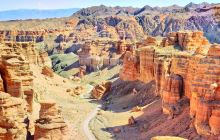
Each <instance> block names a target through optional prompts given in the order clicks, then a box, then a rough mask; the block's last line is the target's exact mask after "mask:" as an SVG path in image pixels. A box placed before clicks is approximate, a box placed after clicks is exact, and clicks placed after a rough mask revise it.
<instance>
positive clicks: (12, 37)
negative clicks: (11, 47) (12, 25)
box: [0, 30, 46, 42]
mask: <svg viewBox="0 0 220 140" xmlns="http://www.w3.org/2000/svg"><path fill="white" fill-rule="evenodd" d="M45 34H46V32H45V31H6V30H2V31H0V36H1V38H2V40H4V41H13V42H42V41H44V36H45Z"/></svg>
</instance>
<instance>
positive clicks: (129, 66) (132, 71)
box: [120, 51, 139, 81]
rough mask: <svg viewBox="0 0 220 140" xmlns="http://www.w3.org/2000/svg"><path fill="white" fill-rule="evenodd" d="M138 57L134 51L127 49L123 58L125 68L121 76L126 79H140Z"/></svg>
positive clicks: (121, 71)
mask: <svg viewBox="0 0 220 140" xmlns="http://www.w3.org/2000/svg"><path fill="white" fill-rule="evenodd" d="M138 76H139V65H138V59H137V57H136V56H135V55H133V54H132V52H129V51H127V52H126V53H125V55H124V59H123V68H122V69H121V70H120V78H121V79H122V80H125V81H135V80H138Z"/></svg>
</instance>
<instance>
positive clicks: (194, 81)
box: [120, 32, 220, 135]
mask: <svg viewBox="0 0 220 140" xmlns="http://www.w3.org/2000/svg"><path fill="white" fill-rule="evenodd" d="M202 35H203V33H202V32H190V33H188V32H187V33H183V32H177V33H170V34H169V35H168V37H167V38H165V39H164V40H163V41H162V43H161V44H163V45H162V46H167V45H179V46H180V47H181V48H182V49H183V50H187V51H194V54H193V55H192V54H185V53H183V52H182V51H180V52H181V53H175V54H174V55H169V54H162V53H160V52H156V51H154V49H152V47H144V48H141V49H138V51H137V52H138V53H136V54H135V55H133V54H132V53H131V52H129V53H126V55H125V58H124V64H123V68H122V69H121V72H120V78H121V79H122V80H125V81H134V80H137V79H138V80H140V81H143V82H145V83H148V82H150V81H155V83H156V91H155V93H156V94H157V95H160V96H161V98H162V102H163V104H162V108H163V112H164V113H165V114H170V115H174V114H178V113H180V111H181V108H180V107H181V106H180V104H179V103H180V102H181V100H182V99H183V98H184V99H185V98H188V99H189V100H190V106H189V107H190V116H191V117H192V118H193V120H194V126H195V128H196V130H197V132H198V134H200V135H219V134H220V127H219V126H220V119H219V116H220V115H219V109H220V104H219V102H220V80H219V75H220V45H218V44H214V45H209V42H207V40H206V39H205V38H204V37H203V36H202ZM204 45H205V46H204ZM130 58H135V60H136V61H129V60H134V59H130ZM139 68H140V70H139Z"/></svg>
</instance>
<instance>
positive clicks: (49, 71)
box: [41, 66, 54, 77]
mask: <svg viewBox="0 0 220 140" xmlns="http://www.w3.org/2000/svg"><path fill="white" fill-rule="evenodd" d="M41 73H42V74H43V75H46V76H48V77H53V76H54V73H53V70H52V69H51V68H49V67H48V66H44V67H43V68H42V72H41Z"/></svg>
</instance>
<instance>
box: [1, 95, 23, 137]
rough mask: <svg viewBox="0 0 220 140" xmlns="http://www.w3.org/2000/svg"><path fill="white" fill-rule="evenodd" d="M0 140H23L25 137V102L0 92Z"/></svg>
mask: <svg viewBox="0 0 220 140" xmlns="http://www.w3.org/2000/svg"><path fill="white" fill-rule="evenodd" d="M0 115H1V117H0V118H1V119H0V130H1V131H0V139H2V140H15V139H17V140H24V139H26V136H27V129H26V127H27V125H26V124H25V123H24V122H25V119H26V118H27V116H26V115H27V110H26V105H25V101H24V100H22V99H19V98H15V97H11V96H10V95H9V94H7V93H4V92H0Z"/></svg>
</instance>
